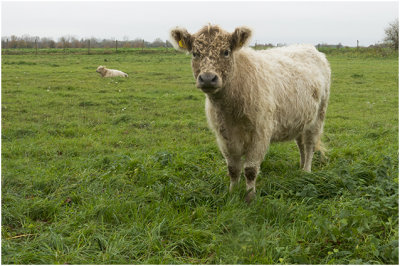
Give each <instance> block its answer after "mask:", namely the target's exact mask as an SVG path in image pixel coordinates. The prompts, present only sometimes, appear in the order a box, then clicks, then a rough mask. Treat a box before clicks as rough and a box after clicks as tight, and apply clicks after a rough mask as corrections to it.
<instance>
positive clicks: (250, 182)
mask: <svg viewBox="0 0 400 266" xmlns="http://www.w3.org/2000/svg"><path fill="white" fill-rule="evenodd" d="M268 146H269V139H268V141H267V140H260V141H257V142H254V143H253V144H252V145H250V146H249V147H248V150H247V152H246V155H245V161H244V176H245V177H246V190H247V195H246V201H247V202H248V203H250V202H251V201H252V200H253V199H254V197H255V194H256V179H257V176H258V173H259V171H260V165H261V162H262V161H263V159H264V156H265V153H266V152H267V150H268Z"/></svg>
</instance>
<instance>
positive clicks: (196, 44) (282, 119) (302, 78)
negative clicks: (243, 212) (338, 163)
mask: <svg viewBox="0 0 400 266" xmlns="http://www.w3.org/2000/svg"><path fill="white" fill-rule="evenodd" d="M250 36H251V30H250V29H249V28H247V27H239V28H236V29H235V31H234V32H233V33H228V32H226V31H225V30H223V29H221V28H220V27H218V26H211V25H208V26H205V27H203V28H202V29H201V30H200V31H198V32H197V33H195V34H190V33H189V32H188V31H187V30H186V29H183V28H175V29H173V30H171V40H172V43H173V45H174V47H175V48H176V49H177V50H181V51H186V52H189V53H191V54H192V56H193V57H192V70H193V75H194V78H195V79H196V86H197V87H198V88H199V89H201V90H202V91H203V92H204V93H205V96H206V104H205V105H206V107H205V108H206V115H207V120H208V123H209V126H210V127H211V129H212V130H213V131H214V133H215V135H216V138H217V143H218V146H219V148H220V150H221V152H222V154H223V156H224V157H225V159H226V162H227V166H228V174H229V176H230V180H231V182H230V187H229V189H230V191H232V188H233V187H234V186H235V185H236V184H237V183H238V181H239V178H240V175H241V172H242V168H244V176H245V178H246V188H247V191H248V193H247V196H246V201H248V202H249V201H251V200H252V198H253V197H254V195H255V183H256V177H257V175H258V173H259V168H260V164H261V162H262V161H263V159H264V156H265V154H266V152H267V149H268V146H269V145H270V143H271V142H275V141H288V140H296V143H297V145H298V148H299V151H300V166H301V168H302V169H304V170H305V171H307V172H310V171H311V161H312V158H313V154H314V151H315V150H317V149H320V138H321V134H322V130H323V124H324V118H325V112H326V108H327V104H328V98H329V88H330V77H331V72H330V67H329V63H328V61H327V60H326V58H325V56H324V54H322V53H320V52H318V51H317V50H316V49H315V48H314V47H313V46H311V45H294V46H288V47H282V48H273V49H269V50H265V51H255V50H253V49H251V48H248V47H245V46H246V43H248V41H249V39H250Z"/></svg>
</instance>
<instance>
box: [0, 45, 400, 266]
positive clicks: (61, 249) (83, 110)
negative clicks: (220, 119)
mask: <svg viewBox="0 0 400 266" xmlns="http://www.w3.org/2000/svg"><path fill="white" fill-rule="evenodd" d="M328 59H329V61H330V63H331V67H332V87H331V98H330V103H329V107H328V112H327V118H326V123H325V134H324V137H323V141H324V142H325V144H326V146H327V147H328V149H329V151H328V153H327V158H326V159H323V158H321V156H319V154H316V156H315V159H314V162H313V173H311V174H308V173H305V172H303V171H301V170H299V153H298V150H297V146H296V144H295V143H294V142H288V143H276V144H273V145H271V147H270V150H269V153H268V154H267V155H266V158H265V160H264V162H263V163H262V165H261V173H260V176H259V177H258V180H257V197H256V199H255V200H254V201H253V202H252V203H251V204H250V205H247V204H246V203H245V201H244V196H245V193H246V192H245V185H244V181H243V178H242V181H241V185H240V188H239V189H238V190H237V191H235V192H234V193H233V194H230V193H228V186H229V177H228V176H227V175H226V172H227V169H226V165H225V162H224V159H223V157H222V155H221V154H220V152H219V150H218V148H217V144H216V142H215V138H214V136H213V134H212V133H211V131H210V130H209V129H208V127H207V123H206V118H205V113H204V95H203V94H202V93H201V92H200V91H199V90H198V89H196V88H195V86H194V79H193V76H192V73H191V67H190V56H187V55H185V54H180V53H177V52H175V51H172V50H171V49H170V50H168V51H166V50H165V49H159V50H157V49H156V50H145V51H143V52H142V51H141V50H136V51H131V52H126V53H123V52H122V53H110V54H92V55H85V54H62V53H54V54H52V53H49V54H40V55H35V54H22V55H4V54H3V55H2V62H1V63H2V81H1V82H2V83H1V84H2V91H1V96H2V105H1V107H2V136H1V137H2V146H1V148H2V153H1V155H2V157H1V159H2V160H1V166H2V168H1V170H2V179H1V185H2V187H1V188H2V191H1V192H2V195H1V199H2V209H1V214H2V227H1V228H2V230H1V233H2V240H1V244H2V245H1V253H2V254H1V255H2V256H1V262H2V263H3V264H182V263H184V264H299V263H300V264H363V263H367V264H397V263H398V245H399V242H398V239H399V234H398V222H399V219H398V218H399V217H398V185H399V184H398V164H399V161H398V156H399V154H398V148H399V147H398V57H397V56H396V55H394V56H383V57H382V56H381V55H375V54H371V55H369V54H358V53H343V54H341V53H333V54H328ZM99 65H106V66H107V67H109V68H116V69H120V70H122V71H124V72H127V73H128V74H129V78H127V79H124V78H109V79H102V78H100V76H99V75H98V73H96V72H95V70H96V68H97V66H99Z"/></svg>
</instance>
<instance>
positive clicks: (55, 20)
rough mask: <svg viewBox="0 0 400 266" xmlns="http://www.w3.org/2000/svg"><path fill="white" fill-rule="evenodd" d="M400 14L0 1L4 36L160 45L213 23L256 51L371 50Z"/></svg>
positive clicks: (346, 5)
mask: <svg viewBox="0 0 400 266" xmlns="http://www.w3.org/2000/svg"><path fill="white" fill-rule="evenodd" d="M398 12H399V4H398V1H387V2H384V1H376V2H375V1H355V2H350V1H333V2H328V1H312V2H301V1H294V2H282V1H281V2H274V1H256V2H251V1H222V2H217V1H211V2H204V1H199V2H195V1H178V2H172V1H162V2H151V1H146V2H142V1H123V2H117V1H112V2H111V1H89V2H83V1H82V2H81V1H65V2H61V1H57V2H48V1H47V2H39V1H29V2H16V1H13V2H11V1H2V5H1V36H10V35H17V36H21V35H23V34H29V35H31V36H39V37H51V38H53V39H55V40H57V39H58V38H59V37H61V36H66V35H70V36H74V37H77V38H87V37H95V38H100V39H102V38H107V39H109V38H112V39H115V38H116V39H118V40H123V39H124V38H125V39H129V40H133V39H135V38H141V39H145V40H146V41H154V39H156V38H161V39H163V40H166V39H168V38H169V30H170V29H171V28H173V27H175V26H178V25H179V26H182V27H185V28H187V29H188V30H189V32H191V33H194V32H196V31H197V30H198V29H199V28H200V27H202V26H203V25H205V24H207V23H209V22H210V23H212V24H218V25H220V26H221V27H223V28H225V29H226V30H228V31H233V30H234V29H235V27H237V26H241V25H246V26H249V27H250V28H252V29H253V39H252V43H253V44H254V43H255V42H258V43H273V44H277V43H286V44H293V43H311V44H317V43H329V44H338V43H342V44H343V45H349V46H355V45H356V43H357V40H359V41H360V45H362V46H368V45H370V44H375V43H377V42H381V41H382V39H383V38H384V29H385V28H386V27H387V26H388V24H389V23H390V22H392V21H394V20H395V19H397V18H398Z"/></svg>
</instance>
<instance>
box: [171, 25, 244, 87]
mask: <svg viewBox="0 0 400 266" xmlns="http://www.w3.org/2000/svg"><path fill="white" fill-rule="evenodd" d="M250 36H251V30H250V29H249V28H247V27H240V28H236V29H235V31H234V32H233V33H228V32H226V31H224V30H223V29H221V28H220V27H218V26H211V25H208V26H205V27H203V28H202V29H201V30H200V31H199V32H197V33H195V34H190V33H189V32H188V31H187V30H186V29H183V28H176V29H173V30H171V41H172V44H173V45H174V47H175V49H177V50H180V51H186V52H188V53H191V54H192V56H193V57H192V70H193V75H194V78H195V79H196V86H197V87H198V88H200V89H202V90H203V91H204V92H205V93H211V94H213V93H216V92H218V91H220V90H221V89H222V88H224V86H225V84H226V82H227V81H228V80H229V79H230V77H231V75H232V73H233V65H234V53H235V52H236V51H237V50H239V49H240V48H241V47H242V46H244V45H245V44H246V43H247V41H249V39H250Z"/></svg>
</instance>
